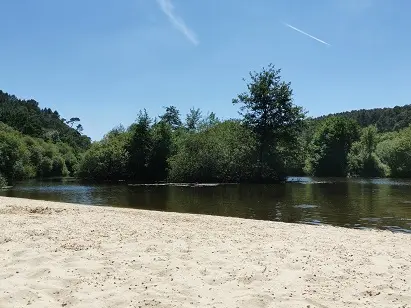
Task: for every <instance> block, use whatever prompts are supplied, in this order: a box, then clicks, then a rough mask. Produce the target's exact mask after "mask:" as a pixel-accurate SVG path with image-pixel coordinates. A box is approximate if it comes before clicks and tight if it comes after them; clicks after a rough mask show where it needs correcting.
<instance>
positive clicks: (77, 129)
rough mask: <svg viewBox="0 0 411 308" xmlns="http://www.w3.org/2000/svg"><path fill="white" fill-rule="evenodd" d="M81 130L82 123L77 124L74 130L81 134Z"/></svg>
mask: <svg viewBox="0 0 411 308" xmlns="http://www.w3.org/2000/svg"><path fill="white" fill-rule="evenodd" d="M83 130H84V128H83V125H81V124H77V126H76V131H78V132H79V133H80V134H81V133H82V132H83Z"/></svg>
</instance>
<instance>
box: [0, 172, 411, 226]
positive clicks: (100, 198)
mask: <svg viewBox="0 0 411 308" xmlns="http://www.w3.org/2000/svg"><path fill="white" fill-rule="evenodd" d="M0 195H2V196H8V197H20V198H30V199H40V200H50V201H61V202H71V203H81V204H90V205H100V206H117V207H130V208H138V209H149V210H159V211H172V212H184V213H200V214H210V215H220V216H234V217H243V218H252V219H263V220H273V221H283V222H297V223H309V224H330V225H335V226H343V227H349V228H378V229H389V230H391V231H394V232H406V233H411V181H406V180H389V179H370V180H369V179H367V180H366V179H329V178H327V179H324V178H322V179H315V178H308V177H301V178H289V181H288V182H287V183H286V184H278V185H246V184H241V185H235V184H230V185H220V186H215V187H180V186H127V185H125V184H124V185H89V184H87V185H85V184H81V183H78V182H76V181H75V180H69V179H65V180H64V179H63V180H61V179H60V180H49V181H42V182H39V181H28V182H24V183H20V184H18V185H16V186H15V187H13V188H11V189H9V190H0Z"/></svg>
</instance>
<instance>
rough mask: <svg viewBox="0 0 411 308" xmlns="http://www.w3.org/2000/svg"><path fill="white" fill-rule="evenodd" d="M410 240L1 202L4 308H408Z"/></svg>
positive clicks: (316, 228)
mask: <svg viewBox="0 0 411 308" xmlns="http://www.w3.org/2000/svg"><path fill="white" fill-rule="evenodd" d="M410 244H411V236H410V235H406V234H393V233H391V232H389V231H363V230H353V229H345V228H334V227H328V226H309V225H298V224H285V223H277V222H266V221H254V220H244V219H237V218H223V217H211V216H202V215H190V214H174V213H162V212H151V211H140V210H130V209H116V208H104V207H92V206H84V205H70V204H62V203H51V202H44V201H33V200H25V199H14V198H13V199H12V198H2V197H0V265H1V266H0V307H1V308H4V307H13V308H16V307H87V308H88V307H179V308H180V307H224V308H225V307H310V308H314V307H319V308H323V307H411V245H410Z"/></svg>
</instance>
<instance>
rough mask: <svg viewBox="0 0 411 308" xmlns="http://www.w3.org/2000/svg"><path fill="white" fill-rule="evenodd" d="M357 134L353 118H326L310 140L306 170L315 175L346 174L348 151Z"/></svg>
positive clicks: (357, 127) (358, 132) (357, 128)
mask: <svg viewBox="0 0 411 308" xmlns="http://www.w3.org/2000/svg"><path fill="white" fill-rule="evenodd" d="M359 135H360V129H359V126H358V124H357V123H356V122H355V121H354V120H350V119H346V118H342V117H331V118H327V119H326V120H325V121H324V122H323V123H322V124H321V125H320V126H319V127H318V128H317V131H316V132H315V134H314V137H313V139H312V141H311V144H310V153H311V154H310V155H309V157H308V159H307V167H306V169H307V172H308V173H309V174H312V175H315V176H346V175H347V173H348V160H347V159H348V153H349V151H350V149H351V146H352V144H353V143H354V142H355V141H357V140H358V139H359Z"/></svg>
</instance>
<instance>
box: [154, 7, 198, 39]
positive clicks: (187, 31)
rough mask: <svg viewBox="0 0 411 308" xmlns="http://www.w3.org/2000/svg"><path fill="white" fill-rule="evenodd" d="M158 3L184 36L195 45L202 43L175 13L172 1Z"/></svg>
mask: <svg viewBox="0 0 411 308" xmlns="http://www.w3.org/2000/svg"><path fill="white" fill-rule="evenodd" d="M157 3H158V5H159V6H160V8H161V10H162V11H163V13H164V14H165V15H166V16H167V17H168V19H169V20H170V22H171V23H172V24H173V26H174V27H176V28H177V30H178V31H180V32H181V33H183V34H184V36H185V37H186V38H187V39H188V40H189V41H190V42H191V43H193V44H194V45H198V44H199V43H200V42H199V40H198V38H197V35H196V34H195V33H194V32H193V31H192V30H191V29H190V28H189V27H188V26H187V25H186V23H185V22H184V20H183V19H182V18H181V17H179V16H177V15H176V14H175V13H174V6H173V3H171V0H157Z"/></svg>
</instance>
